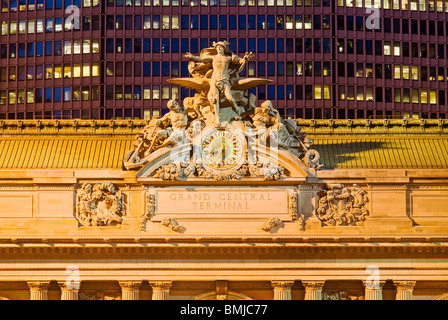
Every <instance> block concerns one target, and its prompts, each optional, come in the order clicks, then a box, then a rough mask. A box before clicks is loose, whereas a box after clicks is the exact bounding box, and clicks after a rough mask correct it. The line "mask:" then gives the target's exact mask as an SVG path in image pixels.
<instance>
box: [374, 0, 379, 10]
mask: <svg viewBox="0 0 448 320" xmlns="http://www.w3.org/2000/svg"><path fill="white" fill-rule="evenodd" d="M374 7H375V8H378V9H381V0H374Z"/></svg>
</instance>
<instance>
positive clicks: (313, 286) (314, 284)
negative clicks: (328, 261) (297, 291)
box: [302, 280, 325, 290]
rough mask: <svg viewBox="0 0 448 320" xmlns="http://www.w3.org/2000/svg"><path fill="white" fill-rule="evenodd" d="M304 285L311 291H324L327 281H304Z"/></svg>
mask: <svg viewBox="0 0 448 320" xmlns="http://www.w3.org/2000/svg"><path fill="white" fill-rule="evenodd" d="M302 285H303V286H304V287H305V288H306V289H310V290H322V288H323V287H324V285H325V280H302Z"/></svg>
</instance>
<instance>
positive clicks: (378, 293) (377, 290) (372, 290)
mask: <svg viewBox="0 0 448 320" xmlns="http://www.w3.org/2000/svg"><path fill="white" fill-rule="evenodd" d="M385 283H386V281H376V282H374V283H372V282H370V281H366V280H364V281H363V282H362V284H363V286H364V289H365V297H364V299H365V300H383V286H384V284H385Z"/></svg>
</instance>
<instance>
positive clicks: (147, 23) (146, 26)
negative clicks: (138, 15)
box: [143, 16, 151, 30]
mask: <svg viewBox="0 0 448 320" xmlns="http://www.w3.org/2000/svg"><path fill="white" fill-rule="evenodd" d="M143 29H144V30H148V29H151V16H143Z"/></svg>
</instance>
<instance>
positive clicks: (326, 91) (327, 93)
mask: <svg viewBox="0 0 448 320" xmlns="http://www.w3.org/2000/svg"><path fill="white" fill-rule="evenodd" d="M329 99H330V85H328V84H325V85H324V100H329Z"/></svg>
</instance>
